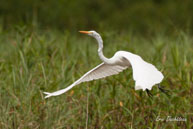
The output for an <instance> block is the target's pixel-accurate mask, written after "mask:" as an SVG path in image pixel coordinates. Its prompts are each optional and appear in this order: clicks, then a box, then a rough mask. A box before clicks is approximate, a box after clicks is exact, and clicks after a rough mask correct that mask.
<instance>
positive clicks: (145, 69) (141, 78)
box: [118, 51, 164, 90]
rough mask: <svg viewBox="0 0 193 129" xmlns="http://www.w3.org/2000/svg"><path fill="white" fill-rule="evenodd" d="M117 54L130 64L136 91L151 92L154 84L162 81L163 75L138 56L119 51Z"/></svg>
mask: <svg viewBox="0 0 193 129" xmlns="http://www.w3.org/2000/svg"><path fill="white" fill-rule="evenodd" d="M118 54H119V55H121V56H123V57H124V58H125V59H127V60H128V61H129V62H130V64H131V66H132V69H133V79H134V80H135V89H136V90H139V89H143V90H145V89H149V90H151V88H152V87H153V86H154V85H155V84H159V83H160V82H161V81H162V80H163V78H164V76H163V74H162V73H161V72H160V71H159V70H158V69H157V68H156V67H155V66H154V65H152V64H150V63H148V62H146V61H144V60H143V59H142V58H141V57H140V56H138V55H136V54H133V53H130V52H125V51H120V52H119V53H118Z"/></svg>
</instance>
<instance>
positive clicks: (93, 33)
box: [79, 30, 100, 38]
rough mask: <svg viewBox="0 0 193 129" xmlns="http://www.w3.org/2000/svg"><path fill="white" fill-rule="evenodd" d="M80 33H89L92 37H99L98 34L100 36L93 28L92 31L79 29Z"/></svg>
mask: <svg viewBox="0 0 193 129" xmlns="http://www.w3.org/2000/svg"><path fill="white" fill-rule="evenodd" d="M79 32H80V33H82V34H87V35H89V36H92V37H95V38H96V37H98V36H100V35H99V34H98V33H97V32H96V31H94V30H91V31H79Z"/></svg>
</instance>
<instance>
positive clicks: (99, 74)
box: [44, 63, 127, 98]
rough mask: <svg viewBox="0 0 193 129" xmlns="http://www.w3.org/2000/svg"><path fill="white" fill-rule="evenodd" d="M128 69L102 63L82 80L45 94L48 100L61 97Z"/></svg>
mask: <svg viewBox="0 0 193 129" xmlns="http://www.w3.org/2000/svg"><path fill="white" fill-rule="evenodd" d="M126 68H127V67H123V66H119V65H108V64H105V63H101V64H99V65H98V66H96V67H95V68H93V69H92V70H90V71H88V72H87V73H85V74H84V75H83V76H82V77H81V78H80V79H78V80H77V81H75V82H74V83H73V84H71V85H70V86H68V87H67V88H65V89H62V90H59V91H56V92H53V93H48V92H44V94H46V95H47V96H46V97H45V98H48V97H51V96H58V95H61V94H63V93H65V92H67V91H68V90H70V89H71V88H72V87H74V86H76V85H78V84H80V83H82V82H87V81H92V80H97V79H100V78H104V77H107V76H111V75H115V74H118V73H119V72H122V71H123V70H125V69H126Z"/></svg>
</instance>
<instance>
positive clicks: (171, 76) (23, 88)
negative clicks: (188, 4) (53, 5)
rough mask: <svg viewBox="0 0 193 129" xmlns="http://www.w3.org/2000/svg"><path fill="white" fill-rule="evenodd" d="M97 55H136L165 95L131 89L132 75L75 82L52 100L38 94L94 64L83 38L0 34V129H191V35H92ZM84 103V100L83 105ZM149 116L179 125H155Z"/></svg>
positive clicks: (59, 86)
mask: <svg viewBox="0 0 193 129" xmlns="http://www.w3.org/2000/svg"><path fill="white" fill-rule="evenodd" d="M100 33H101V34H102V36H103V39H104V54H105V55H106V56H107V57H111V56H113V54H114V53H115V52H116V51H118V50H126V51H130V52H133V53H136V54H138V55H140V56H142V58H143V59H144V60H146V61H148V62H150V63H152V64H154V65H155V66H156V67H157V68H158V69H159V70H161V71H162V72H163V74H164V76H165V78H164V80H163V82H162V85H163V86H164V87H165V88H166V89H168V90H170V91H171V93H170V94H171V95H170V96H167V95H165V94H163V93H161V92H160V91H159V89H158V88H157V87H156V86H155V87H154V88H153V90H152V94H154V97H153V98H152V99H151V98H149V97H148V96H147V94H146V93H145V92H142V91H135V90H134V81H133V79H132V70H131V69H128V70H126V71H124V72H122V73H120V74H119V75H115V76H111V77H108V78H105V79H101V80H97V81H92V82H88V83H82V84H80V85H78V86H76V87H74V88H73V89H72V90H70V91H69V92H67V93H66V94H63V95H61V96H57V97H51V98H49V99H44V95H43V94H42V92H43V91H48V92H53V91H56V90H59V89H62V88H65V87H67V86H68V85H70V84H71V83H72V82H74V81H75V80H77V79H78V78H79V77H81V76H82V75H83V74H84V73H85V72H87V71H88V70H90V69H92V68H93V67H94V66H96V65H98V64H99V63H101V61H100V59H99V57H98V55H97V43H96V41H95V40H94V39H92V38H91V37H88V36H85V35H80V34H79V33H78V32H77V33H70V32H57V31H49V30H48V31H44V32H41V31H29V30H27V29H25V28H24V29H22V28H18V29H16V30H12V31H8V32H4V31H0V128H1V129H16V128H22V129H29V128H31V129H36V128H41V129H48V128H50V129H61V128H86V120H87V104H88V112H89V113H88V125H87V126H88V128H90V129H92V128H109V129H112V128H120V129H123V128H158V129H159V128H170V129H171V128H184V129H185V128H193V110H192V109H193V106H192V105H193V83H192V82H193V76H192V74H193V72H192V69H193V60H192V57H193V47H192V43H193V37H191V36H190V35H188V34H186V33H183V32H176V33H175V34H173V35H170V36H169V35H164V34H162V33H160V34H157V35H152V36H148V37H147V36H146V37H144V36H140V35H134V34H132V33H131V32H130V33H115V32H109V33H108V32H100ZM87 99H88V103H87ZM157 116H160V117H161V118H166V117H167V116H172V117H183V118H186V119H187V121H186V122H167V121H163V122H161V121H159V122H158V121H156V118H157Z"/></svg>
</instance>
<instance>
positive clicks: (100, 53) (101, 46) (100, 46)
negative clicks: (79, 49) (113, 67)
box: [95, 35, 113, 64]
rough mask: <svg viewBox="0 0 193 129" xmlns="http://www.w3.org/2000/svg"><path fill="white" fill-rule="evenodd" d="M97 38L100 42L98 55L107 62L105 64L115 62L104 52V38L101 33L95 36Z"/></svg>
mask: <svg viewBox="0 0 193 129" xmlns="http://www.w3.org/2000/svg"><path fill="white" fill-rule="evenodd" d="M95 39H96V40H97V42H98V55H99V57H100V59H101V60H102V61H103V62H104V63H105V64H113V62H112V61H111V59H108V58H106V57H105V56H104V54H103V40H102V38H101V36H100V35H98V36H97V37H95Z"/></svg>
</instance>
